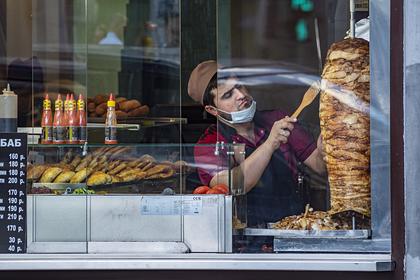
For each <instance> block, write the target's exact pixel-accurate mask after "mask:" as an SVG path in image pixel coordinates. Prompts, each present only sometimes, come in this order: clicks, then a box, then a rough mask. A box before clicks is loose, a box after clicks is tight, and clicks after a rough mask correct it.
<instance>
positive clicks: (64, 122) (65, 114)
mask: <svg viewBox="0 0 420 280" xmlns="http://www.w3.org/2000/svg"><path fill="white" fill-rule="evenodd" d="M69 101H70V95H69V94H66V100H65V101H64V106H63V107H64V114H63V127H64V141H65V142H66V140H67V129H68V128H67V119H68V117H69Z"/></svg>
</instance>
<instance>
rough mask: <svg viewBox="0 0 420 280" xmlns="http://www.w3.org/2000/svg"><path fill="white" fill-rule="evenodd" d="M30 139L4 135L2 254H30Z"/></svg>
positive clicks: (0, 149) (0, 159)
mask: <svg viewBox="0 0 420 280" xmlns="http://www.w3.org/2000/svg"><path fill="white" fill-rule="evenodd" d="M27 149H28V148H27V135H26V134H24V133H0V253H11V254H13V253H25V251H26V163H27Z"/></svg>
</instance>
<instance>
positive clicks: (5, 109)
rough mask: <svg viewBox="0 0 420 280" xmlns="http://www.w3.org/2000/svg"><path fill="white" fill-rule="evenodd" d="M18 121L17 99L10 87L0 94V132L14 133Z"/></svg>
mask: <svg viewBox="0 0 420 280" xmlns="http://www.w3.org/2000/svg"><path fill="white" fill-rule="evenodd" d="M17 120H18V98H17V95H16V94H15V93H14V92H13V91H12V90H10V85H9V84H7V88H5V89H4V90H3V94H0V132H16V131H17Z"/></svg>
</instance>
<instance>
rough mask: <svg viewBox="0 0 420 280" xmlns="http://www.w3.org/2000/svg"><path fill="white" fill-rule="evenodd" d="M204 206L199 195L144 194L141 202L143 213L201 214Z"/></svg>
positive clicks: (170, 214)
mask: <svg viewBox="0 0 420 280" xmlns="http://www.w3.org/2000/svg"><path fill="white" fill-rule="evenodd" d="M202 208H203V201H202V198H201V197H199V196H185V197H179V196H150V197H147V196H144V197H143V198H142V200H141V202H140V213H141V214H142V215H157V216H179V215H181V213H182V214H183V215H200V213H201V211H202Z"/></svg>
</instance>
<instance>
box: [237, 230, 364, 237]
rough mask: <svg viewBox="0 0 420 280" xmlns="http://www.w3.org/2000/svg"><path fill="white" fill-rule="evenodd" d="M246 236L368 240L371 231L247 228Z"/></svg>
mask: <svg viewBox="0 0 420 280" xmlns="http://www.w3.org/2000/svg"><path fill="white" fill-rule="evenodd" d="M244 234H245V235H253V236H274V237H275V238H298V239H300V238H326V239H367V238H368V237H369V236H370V231H369V230H280V229H262V228H246V229H245V230H244Z"/></svg>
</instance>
